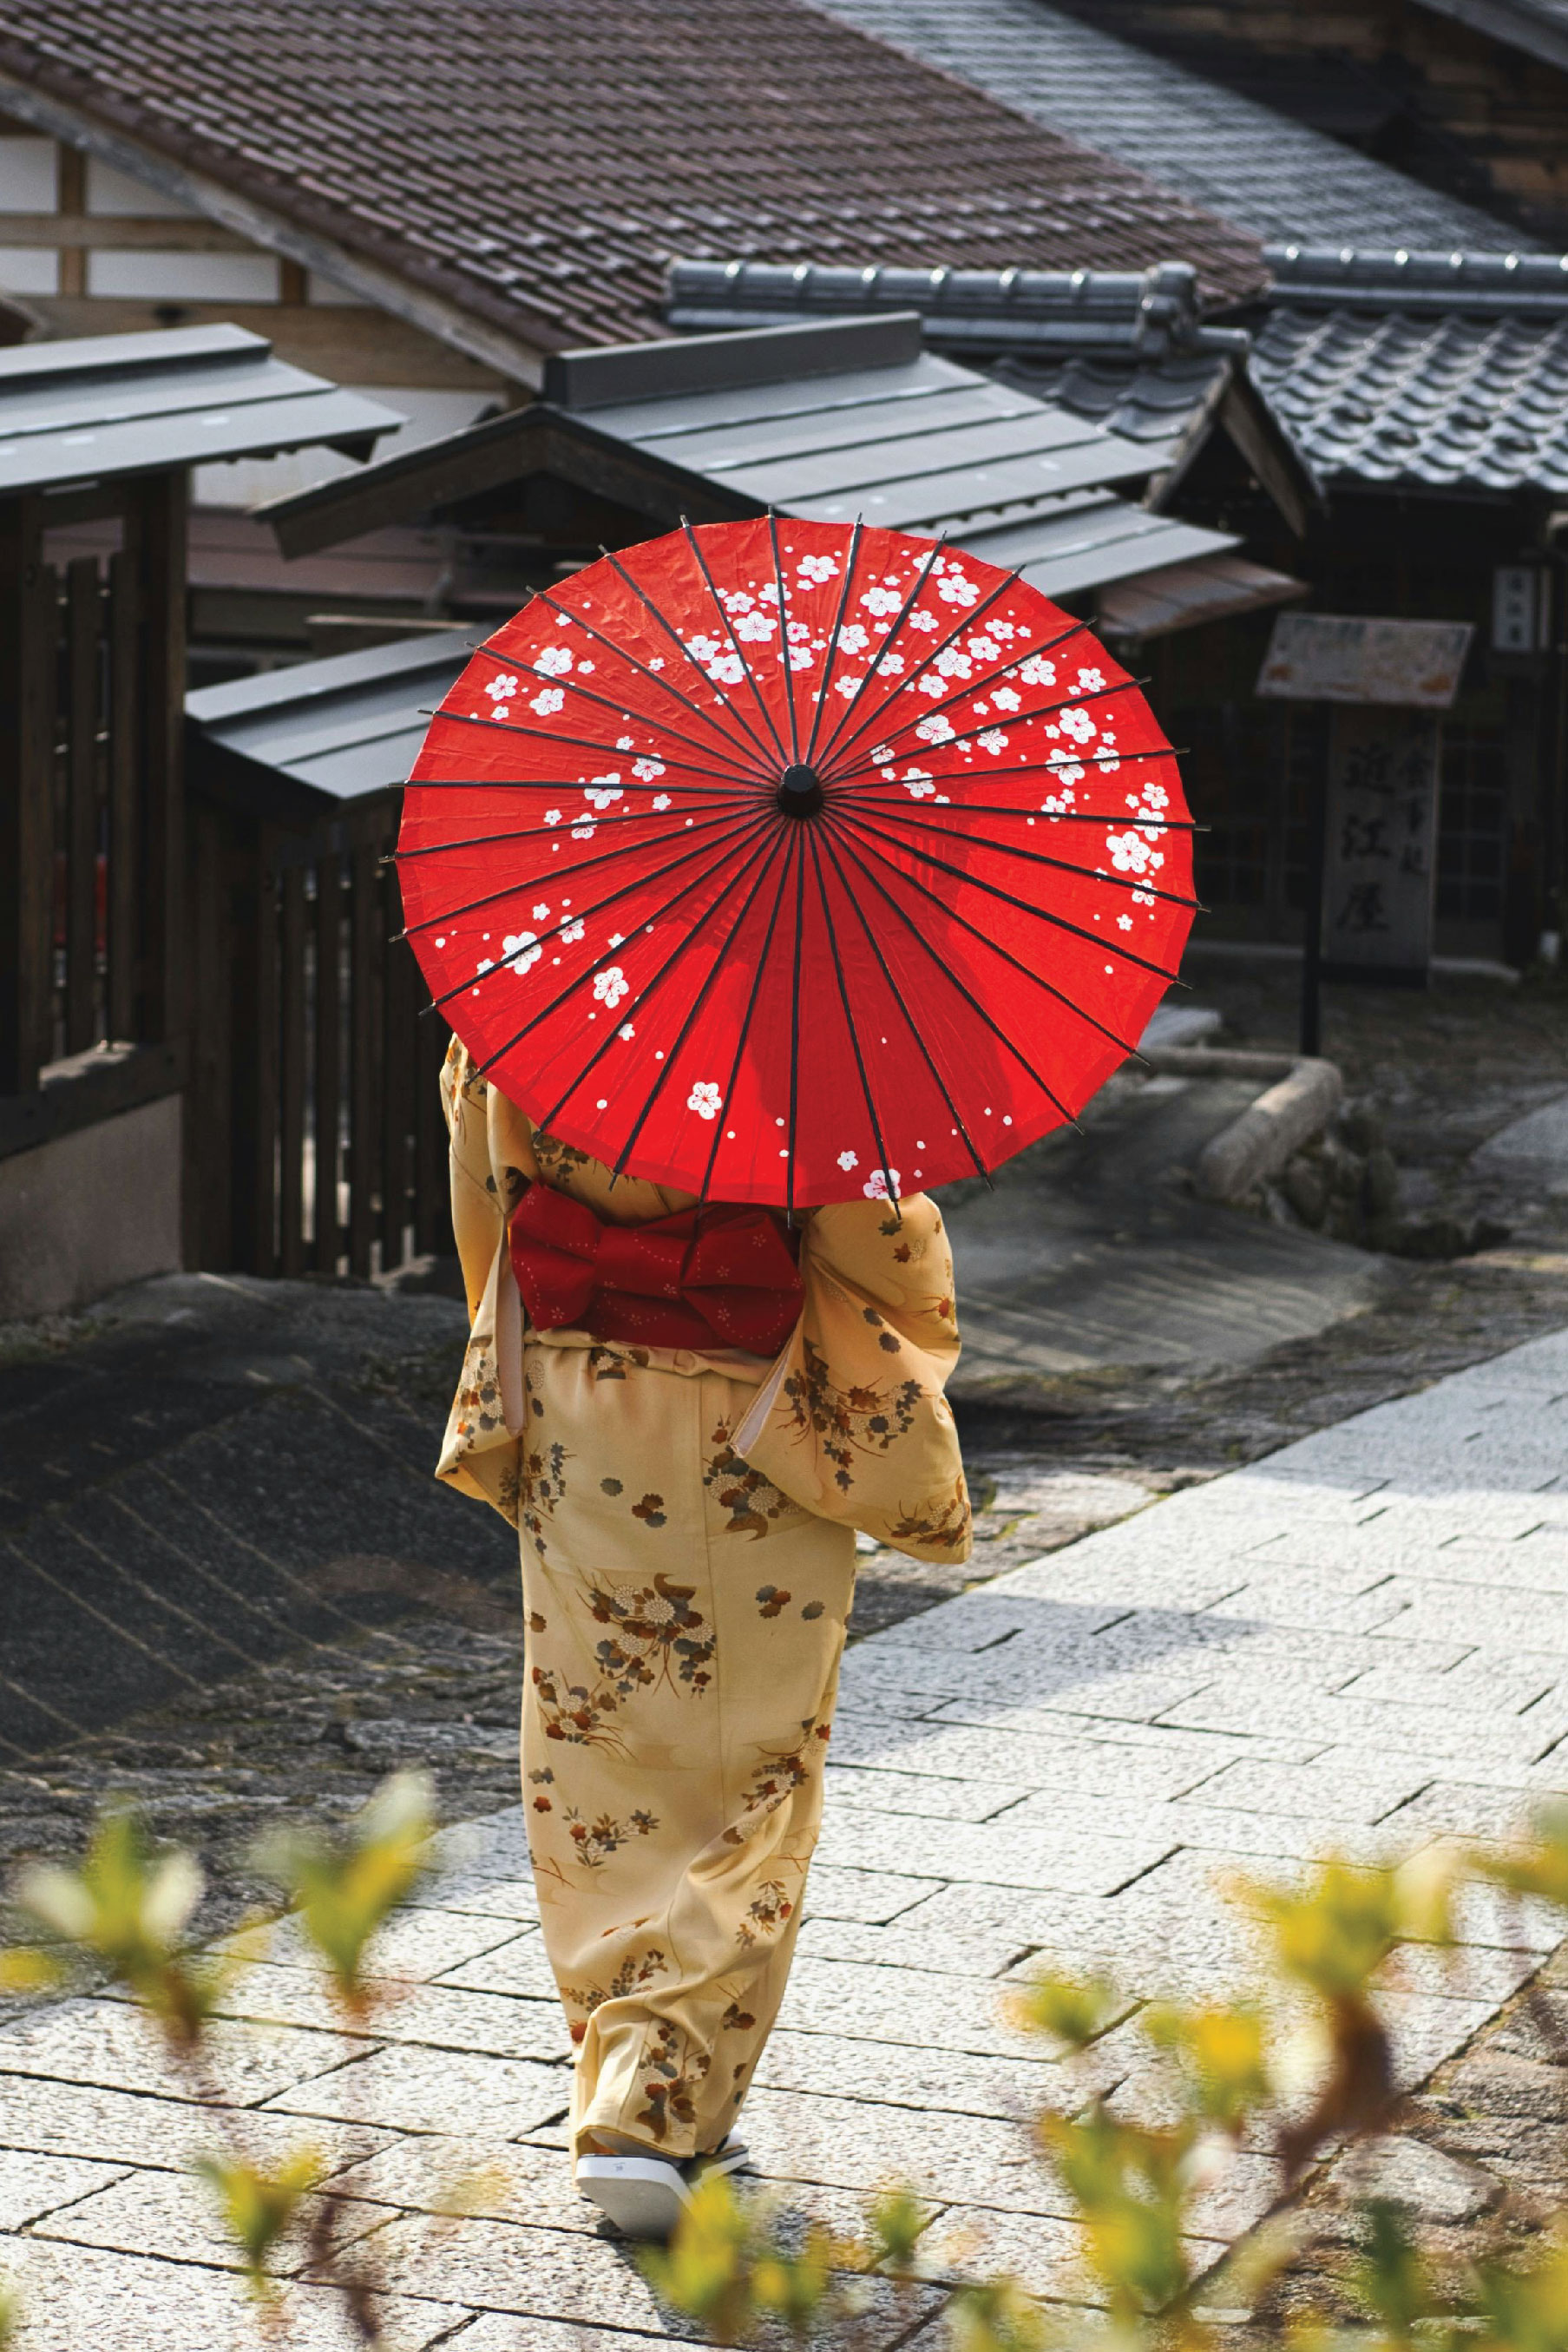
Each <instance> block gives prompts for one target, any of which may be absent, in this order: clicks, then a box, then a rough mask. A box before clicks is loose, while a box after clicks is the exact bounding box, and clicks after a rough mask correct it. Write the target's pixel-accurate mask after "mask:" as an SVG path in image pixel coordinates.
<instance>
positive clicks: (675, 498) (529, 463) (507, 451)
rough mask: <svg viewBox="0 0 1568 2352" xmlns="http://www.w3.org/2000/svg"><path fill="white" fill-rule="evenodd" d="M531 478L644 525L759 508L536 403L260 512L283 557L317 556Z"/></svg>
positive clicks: (724, 517) (729, 516)
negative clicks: (568, 488) (621, 510)
mask: <svg viewBox="0 0 1568 2352" xmlns="http://www.w3.org/2000/svg"><path fill="white" fill-rule="evenodd" d="M529 474H551V475H554V476H556V477H558V478H559V479H560V480H562V481H567V482H571V483H574V484H576V485H577V487H578V488H581V489H585V490H591V491H593V492H594V494H595V495H596V496H598V497H600V498H605V499H611V500H612V501H613V503H614V504H615V505H617V506H622V507H628V508H630V509H631V510H632V513H633V514H639V515H643V516H646V518H647V519H648V520H649V521H650V522H654V523H662V524H664V525H666V526H668V525H671V524H674V523H675V522H678V521H679V520H680V518H681V516H682V515H683V514H685V515H689V516H690V517H691V519H692V520H693V521H694V522H721V521H729V520H736V519H737V518H740V517H744V516H747V515H758V514H761V513H763V512H764V511H765V509H764V508H763V506H762V505H761V503H760V502H759V501H758V499H751V498H747V496H746V495H745V493H744V492H742V491H739V490H732V489H728V488H725V487H724V485H723V484H721V483H717V482H710V481H708V480H707V479H706V478H705V477H704V476H703V475H701V474H695V473H691V472H689V471H688V470H687V469H686V467H684V466H677V465H674V464H672V463H671V461H670V460H669V459H668V458H667V457H653V456H652V455H651V454H650V453H649V452H648V451H646V450H643V449H635V448H632V447H631V446H629V445H628V444H627V443H625V442H623V441H618V440H616V439H615V438H614V436H612V435H611V434H609V433H603V432H600V431H598V430H596V428H595V427H594V426H593V425H590V424H588V423H586V422H584V421H583V420H582V419H580V418H579V417H575V416H570V415H567V414H566V413H565V412H564V411H563V410H560V409H554V408H547V407H546V406H545V405H544V404H543V403H542V402H538V403H536V404H533V405H532V406H530V407H528V408H523V409H517V410H515V411H513V412H512V413H511V414H510V415H505V416H497V417H494V418H492V419H491V420H490V421H489V422H488V423H487V424H484V425H472V426H470V427H469V429H468V431H467V432H466V433H464V434H462V435H461V436H453V437H452V439H450V440H448V441H444V442H434V443H427V444H426V445H425V446H423V447H421V448H418V449H410V450H408V451H406V452H404V453H402V455H400V456H397V457H388V458H386V459H384V460H383V461H382V463H381V464H379V465H376V464H372V465H370V466H367V467H365V468H364V469H363V470H362V471H361V472H360V473H358V474H349V475H345V476H343V477H342V478H341V479H340V480H339V481H335V482H324V483H322V484H321V486H320V488H318V489H312V490H307V491H303V492H301V493H300V494H299V495H298V497H295V498H290V499H279V500H278V501H277V504H276V506H274V507H273V508H271V509H268V508H267V507H262V508H260V509H257V513H258V519H259V520H262V521H264V522H269V523H271V525H272V528H273V530H274V531H275V533H276V534H277V543H278V545H279V547H281V549H282V550H283V552H284V554H285V555H288V556H296V555H314V554H316V553H318V552H319V551H320V550H321V549H322V548H324V547H336V546H338V545H340V543H341V542H342V541H344V540H346V539H357V538H359V537H360V535H361V533H362V532H364V531H370V530H382V529H384V528H385V527H386V526H387V525H389V524H393V523H406V522H409V521H412V520H413V518H414V517H415V516H417V515H421V514H429V513H431V512H432V511H433V510H434V511H439V510H440V509H443V508H446V507H450V506H454V505H455V504H457V503H458V502H459V501H460V500H462V499H471V498H475V497H476V496H480V495H482V494H483V493H485V492H486V491H488V490H497V489H499V488H502V487H503V486H504V485H505V484H507V483H508V482H516V481H520V480H522V479H523V478H525V477H527V476H528V475H529Z"/></svg>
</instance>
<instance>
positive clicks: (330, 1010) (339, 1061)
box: [310, 849, 343, 1274]
mask: <svg viewBox="0 0 1568 2352" xmlns="http://www.w3.org/2000/svg"><path fill="white" fill-rule="evenodd" d="M342 973H343V881H342V867H341V864H340V860H339V856H338V853H337V851H336V850H335V849H324V850H323V851H322V852H321V855H320V856H319V857H318V858H317V860H316V1203H315V1225H316V1234H315V1241H314V1243H313V1244H312V1248H311V1257H310V1262H311V1264H312V1265H313V1266H314V1267H315V1268H316V1271H317V1273H318V1274H336V1273H337V1271H338V1141H339V1130H340V1127H341V1125H342V1114H341V1108H340V1097H341V1090H342V1082H343V1056H342V1045H341V1023H342V1017H343V980H342Z"/></svg>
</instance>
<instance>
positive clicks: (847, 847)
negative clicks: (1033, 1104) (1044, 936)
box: [844, 841, 1130, 1127]
mask: <svg viewBox="0 0 1568 2352" xmlns="http://www.w3.org/2000/svg"><path fill="white" fill-rule="evenodd" d="M844 852H845V855H846V856H849V857H852V859H853V860H854V862H855V864H856V865H857V866H859V867H860V870H861V872H862V874H863V875H864V876H865V878H866V880H867V881H868V882H869V883H870V884H871V886H872V888H873V890H875V891H876V893H877V894H878V896H879V897H880V898H884V899H885V900H886V901H887V904H888V906H889V907H890V908H892V909H893V912H894V914H895V915H896V916H897V917H898V919H899V921H900V922H901V923H902V924H903V925H904V929H905V930H907V931H908V932H909V933H910V934H911V935H912V937H913V938H915V940H918V941H919V943H920V945H921V947H922V948H923V949H924V950H925V953H926V954H927V955H928V956H929V957H930V959H931V961H932V962H933V963H934V964H935V965H936V970H937V971H938V972H939V973H940V974H941V976H942V978H943V980H944V981H945V982H946V984H947V986H948V987H949V988H956V990H957V992H958V993H959V995H960V996H961V997H962V998H963V1000H964V1002H965V1003H966V1004H967V1006H968V1007H969V1010H970V1012H971V1013H977V1014H978V1015H979V1017H980V1019H981V1020H982V1021H983V1022H984V1023H985V1024H986V1026H987V1028H988V1029H989V1030H990V1031H991V1033H992V1034H993V1035H994V1036H996V1037H998V1038H999V1039H1000V1041H1001V1043H1002V1044H1003V1045H1005V1046H1006V1047H1007V1049H1008V1051H1009V1054H1010V1055H1012V1056H1013V1059H1014V1060H1015V1061H1016V1062H1018V1063H1019V1064H1020V1066H1022V1067H1023V1068H1024V1069H1025V1070H1026V1071H1027V1072H1028V1073H1029V1076H1030V1078H1031V1079H1032V1080H1033V1081H1034V1084H1035V1085H1036V1086H1037V1087H1039V1088H1040V1092H1041V1094H1042V1095H1044V1096H1046V1097H1047V1098H1048V1099H1049V1100H1050V1101H1051V1103H1052V1104H1053V1105H1054V1106H1055V1108H1057V1109H1058V1110H1059V1111H1060V1112H1061V1116H1062V1118H1064V1119H1065V1120H1066V1121H1067V1122H1068V1124H1069V1125H1070V1126H1071V1127H1076V1126H1077V1124H1078V1121H1077V1120H1076V1119H1075V1118H1073V1116H1072V1113H1071V1111H1070V1110H1069V1109H1068V1108H1067V1105H1066V1104H1065V1103H1064V1102H1063V1101H1062V1099H1061V1096H1060V1095H1059V1094H1058V1093H1057V1091H1056V1089H1055V1087H1053V1086H1051V1083H1050V1081H1049V1080H1048V1079H1046V1078H1042V1077H1041V1076H1040V1072H1039V1071H1038V1070H1037V1069H1036V1068H1035V1066H1034V1064H1033V1063H1032V1062H1031V1061H1030V1058H1029V1055H1027V1054H1026V1053H1025V1052H1024V1050H1023V1048H1022V1046H1021V1045H1014V1043H1013V1041H1012V1039H1011V1038H1010V1037H1009V1035H1008V1034H1007V1031H1006V1030H1005V1029H1003V1028H1002V1027H1001V1026H1000V1025H999V1024H998V1022H997V1021H995V1020H994V1019H993V1018H992V1016H991V1014H990V1013H988V1012H987V1010H986V1008H985V1006H984V1005H983V1004H982V1003H980V1000H979V998H978V997H977V995H976V994H975V993H974V992H973V990H972V989H970V988H969V987H967V985H966V983H965V982H963V981H961V980H960V979H959V977H958V975H957V973H956V971H953V970H952V969H951V967H950V966H949V965H947V964H946V963H944V961H942V958H941V956H940V955H939V954H938V953H937V951H936V948H935V946H934V945H933V944H932V942H931V940H928V939H927V938H926V936H925V932H924V931H923V930H922V929H921V928H920V926H919V924H918V923H917V922H916V921H915V918H914V916H913V915H911V914H910V913H909V912H908V910H907V909H906V908H903V907H901V906H900V905H899V903H898V901H897V899H896V898H894V895H893V893H892V891H891V890H888V889H886V888H885V887H883V884H882V883H881V882H879V881H878V879H877V877H876V876H875V875H874V874H873V872H872V870H871V868H870V866H868V865H867V864H866V862H865V860H864V858H863V857H862V856H861V855H860V853H859V851H858V850H857V849H856V848H855V847H854V845H853V844H852V842H848V841H846V842H845V844H844ZM886 863H887V861H886V860H885V859H883V864H884V865H885V864H886ZM890 871H891V872H893V873H894V874H897V873H898V868H897V867H896V866H893V867H891V868H890ZM907 878H908V877H906V876H904V875H900V876H899V879H900V880H901V881H904V880H906V879H907ZM926 895H927V897H930V896H932V895H933V894H932V893H930V892H927V894H926ZM954 920H955V921H961V920H962V918H961V917H958V916H956V917H955V918H954ZM965 928H966V929H972V928H973V927H972V926H971V925H966V926H965ZM979 936H981V937H984V934H983V933H981V934H980V935H979ZM1003 953H1005V950H1000V949H998V954H1003ZM1007 961H1009V963H1011V962H1013V961H1016V959H1015V958H1013V957H1011V956H1009V957H1007ZM1025 970H1027V966H1025V965H1022V964H1019V971H1025ZM1035 976H1036V975H1035V974H1034V973H1032V972H1030V979H1031V980H1032V979H1034V978H1035ZM1040 985H1041V986H1042V987H1046V988H1049V987H1050V982H1045V981H1042V982H1040ZM1051 994H1052V995H1053V996H1059V997H1060V996H1061V990H1060V989H1054V988H1053V989H1051ZM1061 1002H1062V1003H1064V1004H1065V1003H1068V1002H1069V1000H1068V999H1067V998H1066V997H1061ZM1096 1025H1098V1024H1096ZM1117 1042H1118V1043H1119V1042H1120V1041H1119V1040H1118V1041H1117ZM1127 1050H1130V1048H1129V1049H1127Z"/></svg>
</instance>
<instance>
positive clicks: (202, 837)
mask: <svg viewBox="0 0 1568 2352" xmlns="http://www.w3.org/2000/svg"><path fill="white" fill-rule="evenodd" d="M110 776H111V793H110V819H111V826H112V818H113V798H112V776H113V770H112V762H111V768H110ZM188 821H189V824H190V837H191V933H192V936H191V958H192V966H191V1015H192V1017H191V1065H190V1067H191V1085H190V1091H189V1093H188V1095H187V1097H186V1102H185V1118H184V1154H183V1157H184V1180H183V1181H184V1204H183V1233H184V1260H185V1264H186V1265H188V1266H192V1267H198V1266H199V1267H206V1268H210V1269H212V1270H214V1272H226V1271H227V1270H228V1269H229V1268H230V1267H233V1266H235V1265H242V1264H244V1263H246V1261H245V1260H244V1259H243V1258H241V1257H240V1256H237V1255H235V1233H236V1221H237V1219H238V1217H239V1213H240V1204H239V1203H237V1202H236V1200H235V1186H236V1177H237V1178H239V1179H240V1180H241V1181H244V1183H245V1184H246V1190H247V1192H248V1187H249V1183H250V1181H251V1161H250V1160H249V1158H248V1157H247V1156H246V1155H244V1154H243V1153H241V1152H239V1151H237V1150H236V1143H237V1141H238V1136H239V1129H240V1124H241V1123H242V1122H243V1121H244V1120H246V1119H248V1118H250V1117H251V1116H252V1114H251V1112H250V1110H249V1108H247V1103H248V1097H249V1093H250V1087H251V1057H250V1054H249V1051H248V1048H247V1051H246V1057H245V1060H244V1062H243V1064H241V1065H240V1066H239V1068H238V1069H237V1070H236V1068H235V1053H234V1043H235V1011H236V1007H235V982H236V950H237V946H238V941H237V940H236V938H235V924H234V897H235V893H234V888H233V884H232V880H231V850H230V835H231V831H232V828H233V824H234V820H233V818H232V817H231V816H229V815H228V814H227V812H225V811H220V810H218V809H215V808H214V807H213V806H211V804H210V803H206V802H204V801H201V800H193V801H192V803H191V805H190V809H189V814H188ZM114 906H115V881H114V867H113V864H112V860H111V863H110V982H111V1001H112V980H113V971H114V948H113V940H114V933H113V924H114V921H115V920H116V919H117V918H116V916H115V914H114ZM236 1080H237V1085H238V1090H239V1094H240V1097H242V1099H241V1100H240V1101H237V1102H236V1099H235V1086H236ZM246 1133H247V1134H248V1129H246Z"/></svg>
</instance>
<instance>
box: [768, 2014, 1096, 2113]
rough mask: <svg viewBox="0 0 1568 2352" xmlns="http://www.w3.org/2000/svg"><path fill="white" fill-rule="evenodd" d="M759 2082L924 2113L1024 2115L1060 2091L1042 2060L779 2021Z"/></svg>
mask: <svg viewBox="0 0 1568 2352" xmlns="http://www.w3.org/2000/svg"><path fill="white" fill-rule="evenodd" d="M754 2079H755V2081H756V2083H757V2084H758V2088H760V2089H766V2090H770V2091H804V2092H810V2093H812V2094H813V2095H816V2096H818V2097H831V2096H833V2095H836V2094H846V2095H851V2096H853V2097H855V2098H861V2099H873V2100H876V2101H878V2102H880V2103H883V2104H885V2105H891V2106H898V2107H914V2108H916V2109H918V2110H919V2111H920V2112H922V2113H924V2114H928V2115H935V2114H944V2113H946V2114H949V2115H957V2116H1002V2117H1012V2118H1021V2119H1023V2120H1026V2121H1027V2120H1028V2119H1029V2118H1030V2116H1034V2115H1037V2114H1038V2113H1039V2111H1040V2108H1041V2107H1042V2106H1045V2105H1048V2104H1054V2103H1055V2102H1056V2101H1057V2100H1059V2099H1060V2098H1061V2095H1063V2092H1064V2088H1065V2086H1064V2084H1063V2083H1062V2081H1061V2074H1060V2070H1059V2069H1058V2068H1057V2067H1055V2066H1053V2065H1051V2064H1050V2063H1047V2062H1046V2061H1044V2060H1041V2059H1032V2058H1002V2057H990V2056H975V2055H972V2054H967V2053H959V2052H955V2051H951V2050H945V2049H944V2050H937V2049H926V2048H919V2047H914V2046H910V2045H907V2044H902V2043H890V2042H885V2041H883V2040H882V2039H881V2038H880V2037H879V2038H877V2039H875V2040H873V2041H866V2040H854V2039H852V2038H851V2037H849V2036H847V2035H840V2034H834V2033H825V2032H809V2033H805V2032H790V2031H789V2030H788V2028H786V2027H782V2026H781V2027H780V2028H779V2030H778V2031H777V2032H775V2033H774V2034H773V2036H772V2038H771V2039H770V2040H769V2042H768V2046H767V2048H766V2050H765V2051H764V2052H763V2053H762V2059H761V2063H760V2064H759V2065H758V2070H757V2074H756V2076H755V2078H754Z"/></svg>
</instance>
